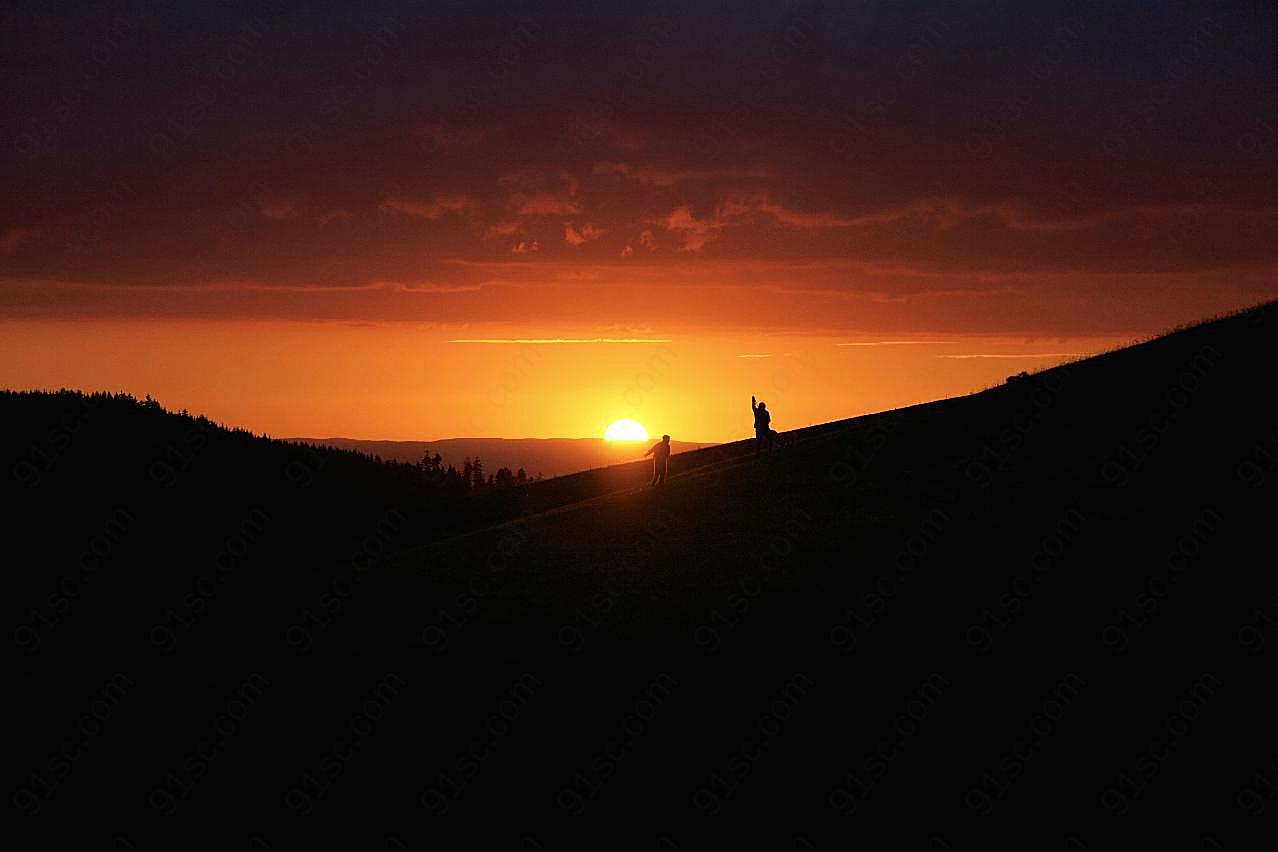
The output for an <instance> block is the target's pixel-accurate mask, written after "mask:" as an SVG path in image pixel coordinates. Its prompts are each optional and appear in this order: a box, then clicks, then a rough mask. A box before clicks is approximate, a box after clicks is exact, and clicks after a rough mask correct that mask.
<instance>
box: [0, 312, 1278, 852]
mask: <svg viewBox="0 0 1278 852" xmlns="http://www.w3.org/2000/svg"><path fill="white" fill-rule="evenodd" d="M1276 319H1278V316H1276V312H1275V310H1274V306H1272V305H1271V306H1269V308H1268V310H1264V309H1261V310H1256V311H1252V312H1249V313H1245V314H1242V315H1239V316H1235V317H1231V318H1227V319H1224V320H1220V321H1217V322H1214V323H1209V324H1206V325H1203V326H1199V327H1196V328H1192V329H1188V330H1185V331H1181V332H1179V333H1176V334H1173V335H1170V336H1168V337H1164V338H1160V339H1157V340H1154V341H1151V342H1149V343H1146V344H1142V345H1140V346H1136V347H1132V348H1129V349H1125V350H1122V351H1118V352H1114V353H1110V354H1107V355H1104V356H1101V357H1097V358H1092V359H1088V360H1085V361H1082V362H1079V363H1076V364H1072V365H1068V366H1065V367H1060V368H1057V369H1053V370H1049V371H1046V372H1044V373H1041V374H1038V375H1035V376H1032V377H1029V378H1025V379H1020V380H1018V381H1015V382H1012V383H1009V384H1007V385H1006V386H1003V387H999V388H996V389H992V390H989V391H985V392H983V393H979V394H975V395H973V396H970V397H964V398H959V399H951V400H946V401H944V402H938V403H932V404H928V405H920V406H915V407H912V408H908V409H903V410H900V411H894V412H886V413H883V414H878V415H873V416H868V417H860V418H856V419H853V420H848V421H843V422H839V423H832V424H827V425H824V426H819V427H813V428H810V429H805V430H799V431H796V432H792V433H789V434H788V435H786V439H787V442H786V445H785V446H783V447H781V448H778V449H777V450H776V451H775V452H773V453H772V454H770V455H767V456H766V457H764V458H763V459H762V460H759V461H755V459H754V457H753V452H752V449H751V448H750V446H749V445H748V444H746V443H744V442H743V443H737V444H726V445H722V446H718V447H714V448H710V449H705V450H700V451H697V452H692V453H686V454H682V455H679V456H676V457H675V458H674V460H673V461H672V473H673V474H674V476H673V478H672V480H671V481H670V482H669V483H667V484H666V485H665V486H663V487H661V488H660V489H655V490H653V489H647V488H644V487H643V482H644V480H645V478H646V476H647V468H646V467H645V466H644V465H624V466H619V467H615V468H608V469H606V470H601V471H591V472H588V473H584V474H579V475H575V476H570V477H562V478H558V479H554V480H547V481H545V482H541V483H534V484H532V485H529V486H527V487H526V488H523V489H517V490H513V491H507V492H503V493H500V494H483V495H477V496H475V497H473V498H469V499H467V500H465V501H461V502H460V503H458V502H457V501H453V502H448V503H443V504H440V503H436V502H434V501H433V500H432V498H431V496H430V495H429V494H428V493H426V492H424V491H423V487H422V486H421V484H420V483H419V482H418V481H417V479H416V478H415V474H414V472H413V470H412V469H411V468H408V467H406V466H396V465H385V464H379V463H376V462H373V461H372V460H370V459H367V458H365V457H362V456H358V455H356V454H352V453H339V452H336V451H325V450H316V449H314V448H307V447H302V446H299V445H289V444H283V443H280V442H272V441H266V440H265V439H262V438H255V437H253V436H251V435H247V434H245V433H231V432H226V431H225V430H220V429H218V428H216V427H214V426H213V425H212V424H208V423H207V422H203V421H198V420H194V419H192V418H187V417H179V416H176V415H171V414H167V413H165V412H163V411H162V410H159V409H158V408H155V407H152V406H145V405H139V404H137V403H135V402H130V401H121V400H118V399H112V398H105V397H98V398H89V397H80V396H77V395H73V394H61V395H40V396H31V395H6V396H5V397H4V399H3V410H2V411H0V415H2V416H3V420H4V422H5V429H6V439H5V442H4V446H5V451H6V452H8V453H10V454H11V457H10V458H8V459H7V460H6V470H7V471H9V472H10V473H9V474H8V476H9V478H8V480H7V481H8V485H7V486H6V491H7V492H9V493H10V494H11V495H12V496H13V498H14V500H13V503H14V505H13V508H12V509H11V510H10V511H9V514H8V522H9V524H11V529H10V531H9V534H8V536H7V537H8V539H9V540H10V541H11V542H12V543H13V546H12V557H11V559H10V560H7V562H8V571H7V576H8V578H9V583H10V593H9V594H7V595H6V600H7V602H8V604H9V610H10V617H11V620H12V623H13V626H14V632H13V635H14V639H15V642H16V644H17V646H18V647H16V648H14V649H13V653H14V655H15V664H14V665H13V666H11V667H10V674H9V677H8V684H7V686H8V689H9V693H10V695H12V696H13V697H14V700H13V701H12V702H11V703H12V705H13V706H14V708H15V711H16V712H15V721H14V722H13V726H14V727H13V731H14V737H13V740H14V743H13V747H12V748H11V749H10V754H11V757H10V759H9V760H8V761H7V763H8V765H9V767H10V769H11V773H12V779H11V782H10V790H11V792H12V795H11V801H12V805H13V807H14V808H15V809H16V810H18V811H21V813H20V814H18V816H19V817H20V818H21V820H22V824H23V825H25V828H26V829H27V830H29V831H31V832H35V833H37V835H38V836H40V837H42V838H43V840H42V841H41V842H39V843H36V844H33V845H32V847H31V848H43V847H45V846H50V847H52V846H55V845H58V841H59V839H60V838H61V837H62V836H64V835H72V834H74V835H77V836H78V837H80V838H81V840H82V842H81V843H80V848H112V847H113V848H116V849H147V848H155V849H173V848H205V847H207V848H224V849H243V848H256V849H267V848H270V849H291V848H303V847H310V848H318V847H319V845H320V844H321V843H323V844H326V845H325V846H324V848H328V846H332V847H333V848H348V849H368V850H376V849H405V848H431V849H433V848H492V849H527V850H535V849H554V848H558V847H562V846H565V845H587V844H588V845H591V846H592V847H593V848H605V849H653V848H657V849H667V850H669V849H688V850H692V849H712V848H722V847H726V846H728V845H729V843H733V844H734V845H740V846H743V847H745V848H752V849H776V850H786V849H793V850H803V849H822V848H867V849H879V848H882V849H910V850H921V849H933V850H943V849H969V848H985V847H986V846H987V845H988V844H989V843H990V842H991V840H992V839H995V838H997V839H1001V840H1002V841H1004V842H1006V843H1007V844H1009V846H1008V848H1018V849H1052V850H1055V849H1109V848H1144V847H1146V846H1152V845H1153V844H1157V845H1158V846H1159V847H1160V848H1169V849H1184V850H1194V849H1202V850H1212V849H1251V848H1268V841H1258V838H1264V837H1269V838H1272V837H1273V835H1274V818H1275V817H1274V815H1275V813H1278V764H1276V763H1275V761H1276V760H1278V738H1275V734H1274V728H1275V724H1276V721H1275V720H1278V697H1276V696H1278V689H1275V687H1276V686H1278V684H1275V671H1278V665H1276V663H1278V656H1275V655H1276V654H1278V648H1276V647H1275V646H1278V579H1276V578H1275V558H1274V543H1273V534H1272V533H1273V529H1274V525H1275V520H1276V519H1278V513H1276V512H1275V502H1276V501H1275V490H1274V488H1275V480H1276V479H1278V418H1276V417H1275V412H1274V394H1273V386H1274V382H1273V374H1274V368H1275V366H1276V365H1278V358H1276V355H1278V334H1276V333H1275V331H1276V329H1275V321H1276ZM445 837H448V838H454V839H455V840H454V841H453V842H443V838H445ZM177 838H181V839H180V840H178V839H177ZM1258 843H1259V845H1257V844H1258Z"/></svg>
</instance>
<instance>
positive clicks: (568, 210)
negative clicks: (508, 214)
mask: <svg viewBox="0 0 1278 852" xmlns="http://www.w3.org/2000/svg"><path fill="white" fill-rule="evenodd" d="M510 204H511V206H512V207H514V208H515V213H516V214H517V215H519V216H572V215H575V214H577V213H580V212H581V205H579V204H578V203H577V202H575V201H573V200H572V199H571V198H561V197H559V196H556V195H547V194H538V195H525V194H523V193H516V194H515V195H514V196H512V197H511V199H510Z"/></svg>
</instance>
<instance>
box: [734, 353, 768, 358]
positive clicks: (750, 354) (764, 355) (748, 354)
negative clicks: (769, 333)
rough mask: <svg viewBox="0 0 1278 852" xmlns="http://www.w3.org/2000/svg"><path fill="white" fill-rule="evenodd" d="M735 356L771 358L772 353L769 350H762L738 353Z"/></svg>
mask: <svg viewBox="0 0 1278 852" xmlns="http://www.w3.org/2000/svg"><path fill="white" fill-rule="evenodd" d="M737 357H738V358H771V357H772V353H771V352H764V353H759V354H755V353H747V354H745V355H738V356H737Z"/></svg>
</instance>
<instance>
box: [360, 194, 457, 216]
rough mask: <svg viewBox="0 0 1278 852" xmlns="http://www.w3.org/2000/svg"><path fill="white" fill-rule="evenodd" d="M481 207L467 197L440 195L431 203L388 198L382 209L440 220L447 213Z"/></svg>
mask: <svg viewBox="0 0 1278 852" xmlns="http://www.w3.org/2000/svg"><path fill="white" fill-rule="evenodd" d="M477 206H479V202H477V201H476V200H475V199H473V198H470V197H469V196H466V195H440V196H437V197H435V198H434V199H432V200H430V201H415V200H413V199H410V198H388V199H386V200H385V201H384V202H382V209H383V210H385V211H388V212H391V213H403V214H406V215H408V216H420V217H421V218H423V219H438V218H439V217H440V216H443V215H444V214H446V213H457V212H461V211H464V210H471V209H473V208H475V207H477Z"/></svg>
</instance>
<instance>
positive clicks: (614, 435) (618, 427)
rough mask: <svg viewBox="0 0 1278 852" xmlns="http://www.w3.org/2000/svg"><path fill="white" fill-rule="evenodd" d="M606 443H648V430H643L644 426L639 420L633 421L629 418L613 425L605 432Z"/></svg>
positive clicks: (624, 418)
mask: <svg viewBox="0 0 1278 852" xmlns="http://www.w3.org/2000/svg"><path fill="white" fill-rule="evenodd" d="M604 440H605V441H646V440H648V430H647V429H645V428H643V424H642V423H640V422H639V421H638V420H631V419H630V418H629V417H623V418H622V419H620V420H618V421H616V422H614V423H612V424H611V425H609V426H608V428H607V429H605V430H604Z"/></svg>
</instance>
